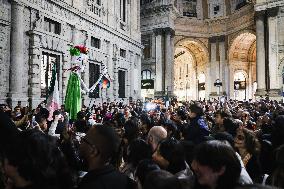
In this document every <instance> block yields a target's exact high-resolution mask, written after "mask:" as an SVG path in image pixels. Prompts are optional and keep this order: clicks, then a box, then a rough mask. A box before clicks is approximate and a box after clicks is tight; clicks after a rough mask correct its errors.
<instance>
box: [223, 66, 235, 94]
mask: <svg viewBox="0 0 284 189" xmlns="http://www.w3.org/2000/svg"><path fill="white" fill-rule="evenodd" d="M224 69H225V71H224V72H225V74H224V76H225V77H224V80H223V87H224V90H225V92H226V94H227V97H228V98H233V96H231V90H230V86H231V85H234V84H233V83H231V78H230V65H229V63H228V62H226V63H225V64H224Z"/></svg>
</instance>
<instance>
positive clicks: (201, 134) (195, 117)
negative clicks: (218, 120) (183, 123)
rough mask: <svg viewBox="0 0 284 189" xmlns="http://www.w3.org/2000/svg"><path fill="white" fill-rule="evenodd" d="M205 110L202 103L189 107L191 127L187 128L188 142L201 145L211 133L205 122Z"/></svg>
mask: <svg viewBox="0 0 284 189" xmlns="http://www.w3.org/2000/svg"><path fill="white" fill-rule="evenodd" d="M202 116H203V108H202V105H201V104H200V103H194V104H192V105H190V107H189V121H190V123H189V127H188V128H187V130H188V132H187V133H188V134H187V135H186V138H185V139H186V140H189V141H192V142H193V143H195V144H199V143H201V142H203V141H205V136H208V135H209V133H210V131H209V128H208V126H207V124H206V121H205V120H204V118H203V117H202Z"/></svg>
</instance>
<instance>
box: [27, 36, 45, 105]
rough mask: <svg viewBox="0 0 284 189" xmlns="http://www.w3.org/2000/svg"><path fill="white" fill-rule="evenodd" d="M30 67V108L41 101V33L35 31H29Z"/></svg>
mask: <svg viewBox="0 0 284 189" xmlns="http://www.w3.org/2000/svg"><path fill="white" fill-rule="evenodd" d="M29 34H30V50H29V56H30V60H29V63H30V69H29V98H30V99H31V106H32V108H36V106H37V105H38V104H40V102H41V89H40V84H41V83H40V82H41V81H40V78H41V70H40V66H41V58H42V53H41V42H40V37H41V33H39V32H36V31H30V33H29Z"/></svg>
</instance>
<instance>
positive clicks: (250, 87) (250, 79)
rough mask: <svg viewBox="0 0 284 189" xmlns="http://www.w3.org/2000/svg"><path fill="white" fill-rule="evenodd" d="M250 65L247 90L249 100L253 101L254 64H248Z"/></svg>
mask: <svg viewBox="0 0 284 189" xmlns="http://www.w3.org/2000/svg"><path fill="white" fill-rule="evenodd" d="M248 65H249V71H248V81H247V89H248V95H247V99H253V77H252V73H253V72H252V66H253V63H252V62H248Z"/></svg>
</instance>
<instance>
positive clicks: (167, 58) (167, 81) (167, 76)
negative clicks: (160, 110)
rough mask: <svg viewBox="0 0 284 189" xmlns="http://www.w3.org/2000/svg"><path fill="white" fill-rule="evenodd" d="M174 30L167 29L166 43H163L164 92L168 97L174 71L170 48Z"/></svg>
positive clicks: (170, 91)
mask: <svg viewBox="0 0 284 189" xmlns="http://www.w3.org/2000/svg"><path fill="white" fill-rule="evenodd" d="M173 35H174V30H172V29H170V28H168V29H167V30H166V41H165V67H166V69H165V70H166V71H165V72H166V73H165V90H166V91H167V93H168V95H170V96H171V95H172V92H173V90H172V88H173V87H172V86H173V77H172V73H173V69H174V63H173V61H174V60H173V59H174V52H173V51H174V49H173V46H172V41H173Z"/></svg>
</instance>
